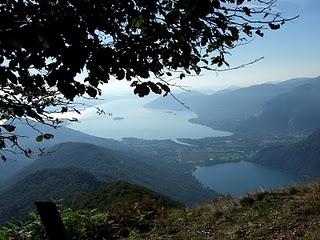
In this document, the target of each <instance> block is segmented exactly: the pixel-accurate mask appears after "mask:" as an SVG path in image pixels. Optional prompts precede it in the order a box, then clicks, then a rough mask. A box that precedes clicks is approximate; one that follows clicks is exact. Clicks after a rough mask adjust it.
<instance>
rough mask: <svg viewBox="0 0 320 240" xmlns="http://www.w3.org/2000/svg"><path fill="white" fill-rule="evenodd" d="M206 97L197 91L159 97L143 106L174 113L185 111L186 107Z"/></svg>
mask: <svg viewBox="0 0 320 240" xmlns="http://www.w3.org/2000/svg"><path fill="white" fill-rule="evenodd" d="M205 96H207V95H205V94H202V93H200V92H197V91H186V92H182V93H179V94H176V95H174V97H172V96H171V95H168V96H167V97H159V98H157V99H155V100H153V101H151V102H149V103H147V104H146V105H145V107H147V108H154V109H168V110H174V111H186V110H188V107H191V106H193V105H194V104H195V103H196V102H198V101H199V100H202V98H203V97H205Z"/></svg>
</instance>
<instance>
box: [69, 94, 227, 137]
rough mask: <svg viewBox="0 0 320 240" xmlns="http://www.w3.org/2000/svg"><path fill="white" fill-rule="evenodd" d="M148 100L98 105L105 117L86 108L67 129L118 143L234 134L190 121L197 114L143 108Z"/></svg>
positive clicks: (129, 100)
mask: <svg viewBox="0 0 320 240" xmlns="http://www.w3.org/2000/svg"><path fill="white" fill-rule="evenodd" d="M148 101H150V100H148V99H137V98H130V99H123V100H115V101H111V102H108V103H106V104H103V105H99V106H98V107H99V108H101V109H103V110H104V111H105V112H106V114H102V115H98V114H97V113H96V109H94V108H91V109H87V110H85V111H84V113H83V114H82V116H81V118H80V122H79V123H75V124H72V125H69V126H68V127H70V128H72V129H75V130H79V131H81V132H84V133H87V134H91V135H94V136H98V137H104V138H114V139H118V140H120V139H122V138H127V137H134V138H140V139H154V140H164V139H177V138H193V139H198V138H204V137H222V136H229V135H231V133H228V132H223V131H218V130H213V129H211V128H209V127H206V126H202V125H199V124H193V123H191V122H189V120H190V119H192V118H196V117H197V115H196V114H195V113H193V112H190V111H187V110H186V111H172V110H170V111H169V110H160V109H150V108H145V107H143V106H144V105H145V104H146V103H147V102H148ZM109 113H111V114H112V115H109Z"/></svg>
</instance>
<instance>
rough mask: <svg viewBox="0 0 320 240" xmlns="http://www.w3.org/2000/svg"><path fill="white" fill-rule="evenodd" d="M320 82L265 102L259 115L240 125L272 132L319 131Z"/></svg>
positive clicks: (299, 87) (297, 88) (296, 88)
mask: <svg viewBox="0 0 320 240" xmlns="http://www.w3.org/2000/svg"><path fill="white" fill-rule="evenodd" d="M319 102H320V81H315V82H314V83H308V84H304V85H301V86H298V87H295V88H294V89H292V90H290V91H288V92H286V93H283V94H280V95H278V96H276V97H274V98H273V99H271V100H270V101H268V102H267V103H266V104H265V105H264V107H263V109H262V112H261V114H260V115H259V116H257V117H254V118H252V119H250V120H249V121H246V122H244V123H243V124H242V125H243V127H244V128H245V126H250V128H251V130H253V129H256V131H258V130H261V129H262V130H264V131H272V132H286V131H287V132H302V131H305V132H309V133H310V132H313V131H315V130H316V129H318V128H320V106H319Z"/></svg>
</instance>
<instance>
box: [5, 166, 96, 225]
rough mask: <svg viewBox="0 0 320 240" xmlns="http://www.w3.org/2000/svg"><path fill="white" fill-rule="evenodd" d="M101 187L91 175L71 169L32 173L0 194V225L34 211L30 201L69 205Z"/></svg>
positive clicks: (32, 202)
mask: <svg viewBox="0 0 320 240" xmlns="http://www.w3.org/2000/svg"><path fill="white" fill-rule="evenodd" d="M101 185H102V182H101V181H98V180H97V179H96V178H95V177H94V176H93V175H92V174H90V173H88V172H86V171H84V170H81V169H79V168H75V167H69V168H55V169H43V170H39V171H35V172H34V173H32V174H30V175H28V176H27V177H25V178H23V179H22V180H20V181H18V182H17V183H16V184H14V185H13V186H11V187H10V188H9V189H8V190H6V191H5V192H3V193H1V194H0V213H1V214H0V225H1V224H3V223H4V222H6V221H8V220H14V219H16V218H18V217H25V215H26V214H27V213H28V212H30V210H31V209H33V208H34V201H48V200H55V201H58V200H60V199H61V200H63V201H62V202H63V203H64V204H66V205H69V204H71V203H72V202H73V201H74V199H76V198H77V197H78V196H79V195H80V194H81V193H84V192H91V191H93V190H96V189H97V188H98V187H100V186H101Z"/></svg>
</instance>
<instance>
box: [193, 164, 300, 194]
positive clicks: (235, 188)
mask: <svg viewBox="0 0 320 240" xmlns="http://www.w3.org/2000/svg"><path fill="white" fill-rule="evenodd" d="M193 175H194V176H195V178H196V179H197V180H198V181H199V182H201V183H202V184H203V185H204V186H206V187H208V188H210V189H212V190H215V191H217V192H219V193H222V194H230V195H231V196H234V197H237V196H240V195H242V194H245V193H249V192H255V191H258V190H261V189H271V188H278V187H285V186H288V185H290V184H294V183H296V182H297V181H298V179H297V178H296V177H295V176H293V175H290V174H288V173H284V172H281V171H278V170H275V169H271V168H267V167H264V166H261V165H257V164H254V163H251V162H234V163H223V164H217V165H213V166H208V167H198V168H197V169H196V170H195V171H194V172H193Z"/></svg>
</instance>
